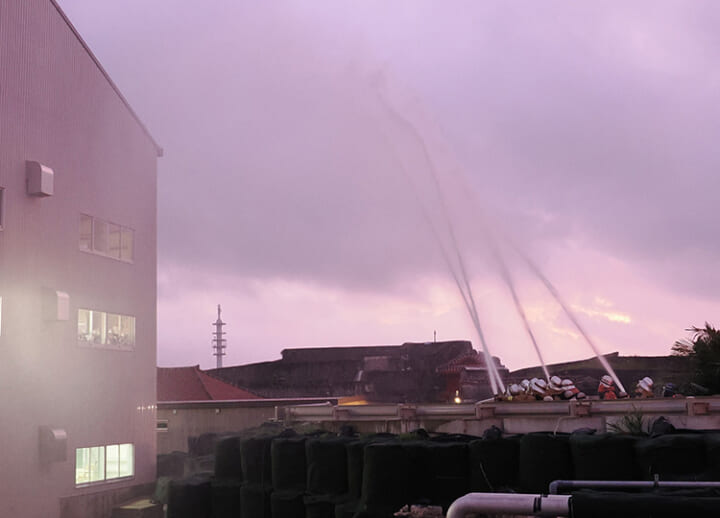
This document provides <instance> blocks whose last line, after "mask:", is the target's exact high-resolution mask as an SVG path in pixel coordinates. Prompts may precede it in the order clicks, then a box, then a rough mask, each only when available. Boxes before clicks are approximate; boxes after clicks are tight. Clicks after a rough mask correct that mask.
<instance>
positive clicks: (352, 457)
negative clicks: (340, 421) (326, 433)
mask: <svg viewBox="0 0 720 518" xmlns="http://www.w3.org/2000/svg"><path fill="white" fill-rule="evenodd" d="M367 444H368V443H367V442H366V441H351V442H349V443H347V444H346V445H345V451H346V454H347V482H348V497H350V498H360V495H361V494H362V476H363V460H364V457H365V446H366V445H367Z"/></svg>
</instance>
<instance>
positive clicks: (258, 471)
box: [240, 436, 273, 488]
mask: <svg viewBox="0 0 720 518" xmlns="http://www.w3.org/2000/svg"><path fill="white" fill-rule="evenodd" d="M272 439H273V438H272V437H270V436H267V437H250V438H247V439H244V440H242V441H241V442H240V460H241V466H242V478H243V480H244V481H245V483H246V484H249V485H257V486H260V487H263V488H272V452H271V446H272Z"/></svg>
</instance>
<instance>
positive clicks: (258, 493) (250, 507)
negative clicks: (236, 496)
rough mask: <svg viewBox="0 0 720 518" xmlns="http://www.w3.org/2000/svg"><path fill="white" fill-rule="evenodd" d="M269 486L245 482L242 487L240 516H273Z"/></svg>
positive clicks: (243, 517) (253, 517) (268, 517)
mask: <svg viewBox="0 0 720 518" xmlns="http://www.w3.org/2000/svg"><path fill="white" fill-rule="evenodd" d="M271 493H272V490H271V489H270V488H269V487H263V486H260V485H256V484H243V485H242V486H241V487H240V517H242V518H271V516H272V511H271V509H270V494H271Z"/></svg>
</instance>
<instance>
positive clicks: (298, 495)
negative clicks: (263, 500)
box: [270, 491, 305, 518]
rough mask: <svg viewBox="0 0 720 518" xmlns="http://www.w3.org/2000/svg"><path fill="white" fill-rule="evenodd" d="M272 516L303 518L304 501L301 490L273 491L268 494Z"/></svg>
mask: <svg viewBox="0 0 720 518" xmlns="http://www.w3.org/2000/svg"><path fill="white" fill-rule="evenodd" d="M270 513H271V516H272V518H305V503H304V502H303V493H302V492H301V491H273V492H272V494H271V495H270Z"/></svg>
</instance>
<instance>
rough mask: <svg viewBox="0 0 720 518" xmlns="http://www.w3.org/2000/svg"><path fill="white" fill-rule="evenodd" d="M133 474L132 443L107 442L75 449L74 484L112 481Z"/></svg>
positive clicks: (133, 450)
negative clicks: (103, 444) (101, 444)
mask: <svg viewBox="0 0 720 518" xmlns="http://www.w3.org/2000/svg"><path fill="white" fill-rule="evenodd" d="M134 475H135V447H134V445H133V444H130V443H127V444H108V445H106V446H92V447H90V448H77V449H76V450H75V485H76V486H81V485H85V484H92V483H93V482H104V481H112V480H116V479H122V478H129V477H132V476H134Z"/></svg>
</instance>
